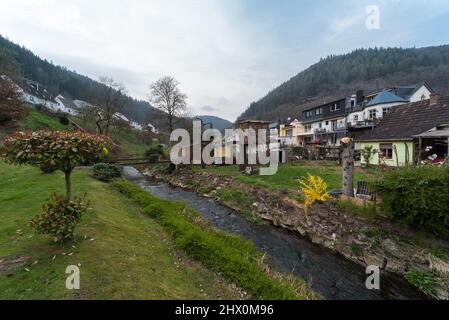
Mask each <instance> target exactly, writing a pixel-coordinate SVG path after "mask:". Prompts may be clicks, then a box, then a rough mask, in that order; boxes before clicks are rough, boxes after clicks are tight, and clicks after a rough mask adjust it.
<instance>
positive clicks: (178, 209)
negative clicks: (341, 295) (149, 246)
mask: <svg viewBox="0 0 449 320" xmlns="http://www.w3.org/2000/svg"><path fill="white" fill-rule="evenodd" d="M113 185H114V186H115V187H116V188H117V189H118V190H120V192H122V193H123V194H125V195H126V196H127V197H129V198H132V199H134V200H135V201H136V202H137V203H138V204H139V205H140V206H141V207H143V208H144V209H143V210H144V213H146V214H148V215H149V216H150V217H152V218H154V219H156V220H157V221H158V222H159V223H160V224H161V225H163V226H164V227H165V228H166V230H167V231H169V232H170V234H171V235H172V236H173V237H174V240H175V243H176V245H177V246H178V247H179V248H181V249H183V250H185V252H187V254H188V255H189V256H190V257H192V258H194V259H195V260H198V261H200V262H202V263H203V264H204V265H206V266H207V267H209V268H210V269H211V270H214V271H216V272H220V274H222V275H223V276H224V277H226V278H228V279H229V280H231V281H233V282H235V283H237V284H239V285H240V286H241V287H242V288H244V289H245V290H246V291H247V292H248V293H250V294H251V296H253V297H255V298H260V299H304V298H314V297H316V295H315V294H313V293H312V292H311V291H310V290H309V289H308V288H307V286H306V284H305V283H304V281H303V280H302V279H298V278H294V277H283V276H281V275H280V274H276V273H271V274H270V275H268V274H267V269H266V268H265V267H264V263H263V255H262V253H261V252H259V251H258V250H257V249H256V248H255V247H254V245H253V244H252V243H251V242H249V241H244V240H243V239H241V238H240V237H238V236H234V235H231V234H228V233H225V232H222V231H217V230H215V229H213V228H212V227H210V226H208V225H207V223H205V222H204V221H203V220H202V219H201V217H200V216H199V214H198V213H197V212H196V211H194V210H193V209H191V208H190V207H188V206H187V205H186V204H184V203H181V202H173V201H166V200H162V199H159V198H156V197H154V196H153V195H151V194H149V193H148V192H146V191H144V190H142V189H141V188H139V187H138V186H136V185H135V184H133V183H130V182H128V181H125V180H116V181H115V182H113ZM264 269H265V271H264Z"/></svg>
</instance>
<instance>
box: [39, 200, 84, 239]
mask: <svg viewBox="0 0 449 320" xmlns="http://www.w3.org/2000/svg"><path fill="white" fill-rule="evenodd" d="M82 200H83V199H80V198H76V197H75V198H74V200H73V201H69V202H67V199H66V198H65V197H64V196H63V195H58V194H56V193H54V194H52V196H51V200H50V202H49V203H47V204H45V205H44V206H43V208H44V212H43V213H42V214H41V215H40V216H37V217H35V218H34V219H32V220H30V226H31V227H33V228H34V229H36V230H37V232H38V233H42V234H47V235H50V236H52V237H54V241H55V242H57V241H59V242H63V241H64V240H66V239H73V238H74V237H73V235H74V232H75V227H76V225H77V224H78V223H79V221H80V220H81V217H82V215H83V213H85V212H86V210H87V208H88V204H84V203H83V201H82Z"/></svg>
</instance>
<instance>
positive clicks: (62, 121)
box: [59, 116, 70, 126]
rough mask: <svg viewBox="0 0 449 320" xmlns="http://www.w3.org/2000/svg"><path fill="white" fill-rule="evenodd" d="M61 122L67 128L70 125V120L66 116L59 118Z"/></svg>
mask: <svg viewBox="0 0 449 320" xmlns="http://www.w3.org/2000/svg"><path fill="white" fill-rule="evenodd" d="M59 122H60V123H61V124H63V125H65V126H68V125H69V124H70V121H69V118H67V117H66V116H59Z"/></svg>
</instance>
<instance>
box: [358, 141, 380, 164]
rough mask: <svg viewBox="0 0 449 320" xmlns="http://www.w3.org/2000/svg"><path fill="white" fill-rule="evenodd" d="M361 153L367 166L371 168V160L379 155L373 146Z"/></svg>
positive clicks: (366, 147) (367, 147)
mask: <svg viewBox="0 0 449 320" xmlns="http://www.w3.org/2000/svg"><path fill="white" fill-rule="evenodd" d="M360 152H361V156H362V157H363V160H365V166H366V167H369V165H370V161H371V158H372V157H373V155H375V154H376V153H377V150H375V149H374V147H373V146H365V148H363V149H362V150H361V151H360Z"/></svg>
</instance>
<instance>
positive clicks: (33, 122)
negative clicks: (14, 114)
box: [19, 107, 69, 130]
mask: <svg viewBox="0 0 449 320" xmlns="http://www.w3.org/2000/svg"><path fill="white" fill-rule="evenodd" d="M19 126H20V128H21V129H22V130H41V129H50V130H68V128H69V127H68V126H66V125H63V124H62V123H61V122H59V119H58V118H57V117H52V116H50V115H48V114H45V113H43V112H40V111H38V110H37V109H36V108H34V107H30V110H29V112H28V116H27V117H26V118H25V119H23V120H21V121H20V122H19Z"/></svg>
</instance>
